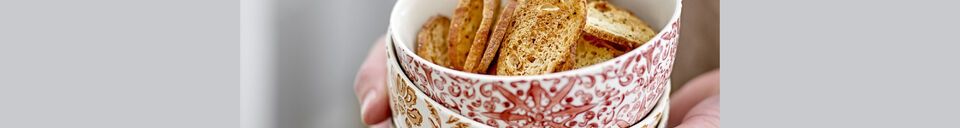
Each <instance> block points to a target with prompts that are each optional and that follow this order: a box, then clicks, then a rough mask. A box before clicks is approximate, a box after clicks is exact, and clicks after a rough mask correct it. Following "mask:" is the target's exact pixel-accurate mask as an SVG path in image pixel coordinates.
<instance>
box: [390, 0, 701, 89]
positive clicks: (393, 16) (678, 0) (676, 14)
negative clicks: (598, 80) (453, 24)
mask: <svg viewBox="0 0 960 128" xmlns="http://www.w3.org/2000/svg"><path fill="white" fill-rule="evenodd" d="M410 1H413V0H399V1H397V3H396V4H394V7H393V9H392V10H391V12H390V19H389V22H390V24H389V25H388V26H387V42H388V43H394V45H398V44H396V43H397V42H395V40H396V38H397V37H396V36H397V35H399V32H398V31H395V30H393V29H396V28H397V25H398V24H396V23H398V21H399V17H397V16H398V15H400V14H399V13H400V12H401V11H400V9H402V7H400V6H401V5H405V4H406V3H407V2H410ZM674 1H675V4H674V10H673V14H672V15H671V16H670V20H669V21H667V22H666V23H665V24H664V25H663V26H661V28H660V31H659V32H657V34H656V35H654V36H653V38H654V39H651V40H648V41H647V42H645V43H644V44H643V45H640V46H638V47H637V48H635V49H633V50H631V51H630V52H627V53H624V54H623V55H620V56H617V57H615V58H613V59H610V60H607V61H604V62H601V63H597V64H593V65H590V66H587V67H581V68H577V69H573V70H567V71H561V72H554V73H547V74H539V75H519V76H502V75H489V74H479V73H470V72H464V71H460V70H454V69H451V68H447V67H444V66H440V65H437V64H435V63H433V62H430V61H427V60H426V59H423V57H420V56H419V55H417V54H416V53H413V50H412V49H410V48H409V47H407V45H406V44H405V43H401V46H394V48H396V47H400V48H402V49H403V50H396V49H394V50H393V51H394V55H396V57H397V61H398V63H400V62H402V61H401V60H400V59H399V57H400V54H405V55H411V56H413V57H412V59H413V60H415V61H419V62H426V65H427V67H431V68H433V69H435V70H440V71H439V72H442V73H448V74H450V75H455V76H463V77H472V78H478V79H494V80H509V81H512V80H530V79H548V78H559V77H567V76H577V75H579V74H582V73H583V72H584V71H590V70H593V71H598V70H602V69H601V68H602V65H612V63H614V62H615V61H612V60H620V59H624V58H625V57H626V56H624V55H631V54H638V53H637V52H640V50H638V49H640V47H650V45H652V44H653V42H654V41H656V40H655V39H656V38H658V37H662V36H663V35H664V34H666V33H665V32H664V30H666V29H667V28H670V27H671V26H672V25H673V23H676V22H679V20H680V14H681V13H680V12H681V10H682V6H683V5H682V2H683V0H674ZM677 29H679V28H677ZM674 31H678V30H674ZM674 40H676V39H674ZM400 51H403V53H398V52H400ZM438 67H439V68H438ZM401 68H403V66H401ZM404 70H406V69H404Z"/></svg>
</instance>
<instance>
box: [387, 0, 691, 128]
mask: <svg viewBox="0 0 960 128" xmlns="http://www.w3.org/2000/svg"><path fill="white" fill-rule="evenodd" d="M456 2H457V1H452V0H439V1H433V0H400V1H398V2H397V4H396V6H395V7H394V10H393V13H392V14H391V19H390V28H389V32H388V41H387V42H388V43H389V44H391V45H388V49H389V51H391V52H392V53H389V54H394V55H396V56H394V59H396V60H397V62H398V64H399V67H400V68H399V69H400V70H401V71H402V72H403V73H405V74H407V75H406V76H407V78H409V79H410V80H411V83H413V84H412V85H413V86H414V87H416V88H417V89H419V90H421V91H422V92H423V94H425V95H426V97H429V99H432V100H433V101H436V102H438V103H439V105H436V106H443V107H442V108H447V109H449V110H451V111H453V112H455V113H458V114H459V115H462V116H465V117H467V118H468V119H470V120H473V121H477V122H481V123H483V124H486V125H488V126H493V127H525V126H533V127H547V126H551V127H594V126H595V127H628V126H631V125H632V124H634V123H635V122H638V121H640V120H641V118H643V117H646V115H648V114H649V112H651V109H653V106H654V105H655V104H656V103H657V101H658V100H660V97H661V96H662V95H664V93H665V91H664V90H665V89H667V88H669V85H668V84H667V83H668V81H669V76H670V73H671V71H672V67H673V62H674V60H675V59H674V58H675V55H676V49H677V39H678V38H677V36H678V30H679V26H680V22H679V17H680V8H681V4H680V0H611V2H613V3H615V4H617V5H618V6H621V7H623V8H625V9H628V10H631V11H633V12H639V13H637V14H639V15H638V16H639V17H640V18H642V19H652V20H647V21H648V23H650V25H651V26H654V27H655V28H654V29H660V30H659V33H658V34H657V35H656V36H655V37H654V38H653V39H651V40H650V41H648V42H646V43H645V44H643V45H641V46H640V47H638V48H636V49H634V50H632V51H630V52H628V53H626V54H624V55H621V56H619V57H616V58H614V59H612V60H609V61H606V62H603V63H600V64H596V65H592V66H588V67H584V68H580V69H575V70H570V71H564V72H558V73H551V74H545V75H535V76H492V75H483V74H473V73H467V72H461V71H457V70H452V69H449V68H445V67H441V66H439V65H436V64H433V63H431V62H429V61H427V60H424V59H423V58H421V57H419V56H417V55H416V54H415V53H414V51H412V50H411V49H412V46H414V42H415V41H414V37H415V35H416V32H417V31H419V28H420V26H421V25H422V23H423V22H424V21H426V19H427V18H428V17H430V16H433V15H437V14H441V15H447V16H450V13H451V12H453V8H454V7H453V6H455V5H456ZM657 26H661V27H657ZM388 63H392V62H388ZM436 106H435V107H436Z"/></svg>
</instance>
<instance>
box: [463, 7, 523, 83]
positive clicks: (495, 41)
mask: <svg viewBox="0 0 960 128" xmlns="http://www.w3.org/2000/svg"><path fill="white" fill-rule="evenodd" d="M516 7H517V2H515V1H507V4H506V7H504V8H503V11H500V14H499V16H498V17H497V19H496V23H497V24H496V25H495V26H494V27H493V29H492V30H493V32H491V33H490V34H489V35H490V38H489V39H487V38H486V37H485V36H477V37H478V39H477V41H484V42H473V46H471V47H470V53H469V54H467V60H466V62H464V66H463V67H464V71H467V72H473V73H486V72H487V68H489V67H490V65H491V64H490V63H491V62H493V58H494V56H497V51H499V50H500V42H503V38H504V37H505V36H506V34H507V29H509V28H511V25H512V23H513V19H514V17H513V12H514V10H515V9H516ZM484 15H486V14H484ZM484 23H487V22H483V23H481V24H484ZM482 30H483V29H481V31H478V35H479V34H480V33H479V32H482ZM481 39H483V40H481Z"/></svg>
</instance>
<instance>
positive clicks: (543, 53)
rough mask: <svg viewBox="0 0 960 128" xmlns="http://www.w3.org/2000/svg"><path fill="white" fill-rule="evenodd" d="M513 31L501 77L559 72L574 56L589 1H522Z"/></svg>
mask: <svg viewBox="0 0 960 128" xmlns="http://www.w3.org/2000/svg"><path fill="white" fill-rule="evenodd" d="M519 3H520V4H519V6H518V7H517V9H516V12H515V14H513V15H514V16H515V22H516V23H514V25H513V30H512V31H511V32H509V34H508V35H507V38H506V39H505V41H504V42H502V43H503V44H501V45H502V46H501V47H500V53H499V54H500V55H499V58H498V60H497V75H507V76H517V75H539V74H545V73H551V72H554V71H556V70H557V69H558V68H559V67H560V65H561V63H562V62H563V61H565V60H566V59H567V58H568V57H569V56H570V55H572V54H573V50H572V49H573V48H574V47H573V46H574V44H576V42H577V39H579V38H580V33H581V29H582V28H583V26H584V24H585V23H586V20H587V18H586V15H587V14H586V13H587V10H586V0H520V1H519Z"/></svg>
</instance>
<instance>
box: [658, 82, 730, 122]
mask: <svg viewBox="0 0 960 128" xmlns="http://www.w3.org/2000/svg"><path fill="white" fill-rule="evenodd" d="M667 124H668V126H667V127H671V128H672V127H676V128H719V127H720V69H715V70H713V71H710V72H707V73H704V74H701V75H700V76H697V77H696V78H694V79H692V80H690V82H687V84H686V85H684V86H683V87H682V88H681V89H680V90H678V91H676V93H675V94H674V95H673V96H672V97H671V101H670V119H669V123H667Z"/></svg>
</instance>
